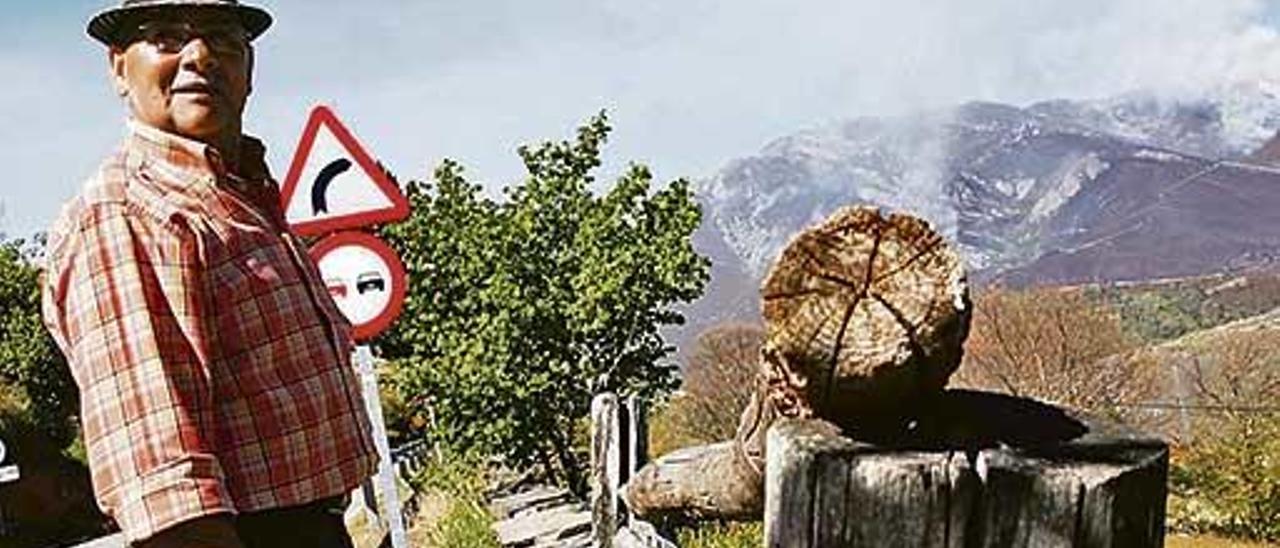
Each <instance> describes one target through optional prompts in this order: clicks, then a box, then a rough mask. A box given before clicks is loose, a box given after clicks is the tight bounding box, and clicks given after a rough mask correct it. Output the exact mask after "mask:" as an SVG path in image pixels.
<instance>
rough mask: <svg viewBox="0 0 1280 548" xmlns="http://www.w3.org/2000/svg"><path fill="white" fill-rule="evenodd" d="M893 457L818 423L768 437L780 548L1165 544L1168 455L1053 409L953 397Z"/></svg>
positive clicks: (988, 397) (1133, 436)
mask: <svg viewBox="0 0 1280 548" xmlns="http://www.w3.org/2000/svg"><path fill="white" fill-rule="evenodd" d="M913 424H914V425H915V426H912V427H910V428H908V429H903V430H902V431H899V432H898V433H897V439H896V445H894V446H886V445H872V444H868V443H863V442H860V441H854V440H852V439H849V438H846V437H842V436H841V435H839V433H838V430H837V429H836V428H835V427H834V426H833V425H831V424H830V423H827V422H824V421H820V420H793V419H787V420H782V421H779V422H778V423H777V424H776V425H775V426H774V427H773V428H772V429H771V430H770V432H769V451H770V453H769V457H768V465H767V472H766V478H767V479H766V491H767V495H766V501H767V502H766V508H765V538H766V544H767V545H768V546H771V547H782V546H786V547H796V548H807V547H815V548H816V547H823V548H826V547H839V546H912V547H915V546H924V547H934V546H936V547H951V546H991V547H1000V546H1133V547H1139V548H1141V547H1155V546H1160V545H1161V543H1162V541H1163V530H1164V529H1163V524H1164V511H1165V496H1166V487H1165V485H1166V484H1165V480H1166V476H1167V468H1168V448H1167V446H1166V445H1165V444H1164V443H1163V442H1162V441H1160V440H1159V439H1155V438H1151V437H1147V436H1144V435H1141V434H1138V433H1136V432H1133V431H1130V430H1127V429H1125V428H1123V427H1120V426H1117V425H1114V424H1110V423H1106V422H1101V421H1096V420H1092V419H1087V418H1083V417H1080V416H1077V415H1072V414H1071V413H1068V412H1066V411H1064V410H1060V409H1057V408H1053V407H1050V406H1047V405H1044V404H1040V403H1037V402H1034V401H1032V400H1025V399H1019V398H1013V397H1010V396H1003V395H997V394H986V393H981V392H969V391H952V392H948V393H945V394H943V395H940V396H939V397H938V398H936V399H935V401H934V404H933V406H932V409H931V410H930V411H929V412H927V413H923V414H921V415H920V416H918V417H917V418H916V420H915V421H913Z"/></svg>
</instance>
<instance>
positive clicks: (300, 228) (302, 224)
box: [280, 105, 409, 236]
mask: <svg viewBox="0 0 1280 548" xmlns="http://www.w3.org/2000/svg"><path fill="white" fill-rule="evenodd" d="M280 202H281V207H283V208H284V216H285V220H286V221H287V222H288V223H289V227H290V228H292V229H293V231H294V232H296V233H298V234H301V235H303V236H314V235H319V234H325V233H328V232H334V231H338V230H344V229H348V228H356V227H361V226H367V225H372V224H378V223H389V222H393V221H399V220H401V219H404V218H405V217H408V216H409V201H408V200H406V199H405V197H404V195H403V194H401V193H400V189H399V188H397V187H396V184H395V183H394V182H392V181H391V178H390V177H388V176H387V174H386V172H384V171H383V170H382V169H381V168H380V167H379V166H378V165H377V164H376V163H374V161H373V159H372V158H370V157H369V154H368V153H366V152H365V151H364V148H362V147H361V146H360V143H359V142H357V141H356V139H355V137H352V136H351V132H349V131H347V128H346V126H343V125H342V122H339V121H338V117H337V116H334V114H333V111H332V110H329V108H328V107H326V106H324V105H318V106H316V107H315V108H314V109H312V111H311V117H310V118H309V119H308V120H307V126H306V128H305V129H304V130H303V131H302V140H300V141H299V142H298V150H297V151H296V152H294V154H293V163H292V164H290V166H289V175H288V176H287V177H285V180H284V188H282V189H281V191H280Z"/></svg>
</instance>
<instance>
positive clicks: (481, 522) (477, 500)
mask: <svg viewBox="0 0 1280 548" xmlns="http://www.w3.org/2000/svg"><path fill="white" fill-rule="evenodd" d="M411 483H412V485H413V489H414V490H415V491H417V492H419V493H421V495H420V497H422V500H424V501H425V502H424V503H423V506H422V511H421V512H419V514H418V518H417V519H416V520H415V521H416V522H415V523H413V524H411V525H410V530H409V536H410V538H411V539H412V542H411V544H412V545H413V546H441V547H455V546H456V547H468V548H470V547H477V548H486V547H497V546H499V544H498V539H497V536H496V535H495V534H494V532H493V522H494V519H493V516H492V515H491V514H489V512H488V510H486V509H485V505H484V500H483V498H482V497H483V493H484V492H485V489H486V486H487V478H486V475H485V473H484V467H483V466H482V465H481V464H480V463H479V462H478V461H476V460H474V459H472V458H469V457H466V456H458V455H448V456H445V457H444V458H442V459H440V460H432V461H431V463H430V464H428V466H427V467H426V468H425V469H424V470H423V471H422V472H421V473H419V474H418V475H417V476H416V477H415V478H414V479H413V481H412V482H411Z"/></svg>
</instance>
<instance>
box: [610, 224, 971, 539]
mask: <svg viewBox="0 0 1280 548" xmlns="http://www.w3.org/2000/svg"><path fill="white" fill-rule="evenodd" d="M761 293H762V296H763V299H764V305H763V306H764V317H765V320H766V321H767V326H766V329H767V335H766V341H765V344H764V346H763V348H762V349H761V357H760V362H759V368H760V369H759V374H758V379H759V381H760V382H759V383H758V385H757V389H756V392H755V394H754V396H753V398H752V401H751V403H750V404H749V405H748V407H747V408H746V409H745V410H744V411H743V414H742V418H741V420H740V422H739V425H738V430H737V434H736V436H735V438H734V440H732V442H729V443H719V444H713V445H707V446H699V447H694V448H688V449H685V450H682V451H678V452H676V453H673V454H671V455H667V456H665V457H662V458H659V459H657V460H656V461H655V462H653V463H651V464H650V465H649V466H646V467H645V468H644V469H642V470H641V471H640V472H639V473H638V474H637V476H636V477H635V478H634V479H633V480H632V481H631V482H630V483H629V484H628V486H627V488H626V489H625V491H624V497H625V498H626V500H627V504H628V506H629V507H630V508H631V510H632V511H634V512H636V513H637V514H639V515H640V516H643V517H648V516H654V515H672V514H674V515H681V516H684V517H689V518H695V519H697V518H711V517H714V518H726V519H737V518H750V519H755V518H758V517H759V516H760V511H761V509H762V507H763V501H764V475H763V471H764V464H765V441H766V432H767V431H768V429H769V425H770V424H772V423H773V421H774V420H775V419H776V418H777V417H780V416H785V417H797V418H804V417H820V418H824V419H827V420H830V421H832V422H834V423H836V424H838V425H840V426H842V427H844V428H846V429H849V430H850V431H854V430H859V429H864V430H865V429H873V430H879V429H882V428H881V427H880V426H877V425H879V424H881V423H888V424H891V425H892V424H898V423H900V422H901V417H902V416H903V415H905V414H909V413H911V412H912V411H913V410H914V408H915V406H916V405H917V403H919V402H927V401H929V400H930V399H931V398H932V397H933V396H935V395H936V394H937V393H939V392H940V391H941V390H942V387H943V386H945V385H946V382H947V379H948V377H949V376H950V375H951V373H952V372H954V371H955V369H956V367H957V366H958V365H959V363H960V357H961V351H962V348H961V347H962V345H963V343H964V339H965V337H966V336H967V335H968V330H969V317H970V306H969V296H968V285H967V283H966V281H965V275H964V268H963V263H962V262H961V261H960V258H959V256H957V255H956V254H955V252H954V251H952V250H951V248H950V247H949V246H948V245H947V244H946V242H945V241H944V240H943V238H942V236H940V235H939V234H937V233H936V232H934V231H933V230H932V229H931V228H929V226H928V224H927V223H925V222H924V221H921V220H920V219H918V218H916V217H912V216H910V215H906V214H901V213H894V214H891V215H889V216H887V217H886V216H883V215H881V213H880V211H879V210H878V209H877V208H874V207H868V206H862V207H846V208H843V209H841V210H839V211H837V212H836V213H835V214H834V215H832V216H831V217H830V218H828V219H827V220H826V221H824V222H823V223H822V224H820V225H818V226H816V227H813V228H810V229H808V230H805V231H804V232H802V233H800V234H799V235H797V236H796V237H795V238H793V239H792V240H791V242H790V243H789V244H788V245H787V247H786V249H785V250H783V252H782V255H781V256H780V257H779V259H778V261H777V262H776V263H775V264H774V266H773V268H772V269H771V270H770V272H769V275H768V276H767V277H766V279H765V282H764V285H763V287H762V288H761Z"/></svg>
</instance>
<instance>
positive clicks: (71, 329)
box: [43, 0, 377, 548]
mask: <svg viewBox="0 0 1280 548" xmlns="http://www.w3.org/2000/svg"><path fill="white" fill-rule="evenodd" d="M270 24H271V17H270V15H268V14H267V12H265V11H263V10H262V9H259V8H255V7H250V6H245V5H239V4H238V3H237V2H236V1H235V0H125V1H124V3H123V5H121V6H120V7H117V8H114V9H110V10H107V11H105V12H103V13H101V14H99V15H97V16H96V17H94V18H93V19H92V20H91V21H90V22H89V26H88V32H89V34H90V35H91V36H92V37H93V38H95V39H97V40H99V41H101V42H102V43H103V44H105V45H106V46H107V48H108V59H109V61H110V68H111V74H112V80H113V82H114V87H115V90H116V92H117V93H118V94H119V95H120V97H122V98H123V99H124V102H125V104H126V105H127V106H128V110H129V113H130V119H129V120H128V122H127V136H126V137H125V139H124V142H123V144H122V146H121V147H120V148H119V150H118V151H117V152H115V153H114V154H113V155H111V156H110V157H108V158H107V159H106V161H105V162H104V163H103V164H102V166H101V167H100V168H99V169H98V171H97V172H96V173H95V174H94V175H93V176H92V177H91V178H90V179H89V181H88V183H87V184H86V185H85V187H84V189H83V190H82V192H81V194H80V195H79V196H78V197H77V198H75V199H74V200H72V201H71V202H69V203H68V204H67V205H66V206H65V207H64V209H63V211H62V213H61V215H60V217H59V219H58V220H57V221H56V222H55V224H54V225H53V227H52V229H51V230H50V232H49V240H48V254H47V257H48V259H47V260H48V264H47V270H46V274H45V276H46V277H45V287H44V289H43V290H44V314H45V322H46V324H47V325H48V327H49V329H50V331H51V332H52V333H53V334H54V337H55V339H56V340H57V342H58V344H59V346H60V347H61V348H62V350H63V352H64V353H65V354H66V355H67V359H68V362H69V363H70V364H71V368H72V373H73V375H74V377H75V379H76V383H77V384H78V386H79V389H80V398H81V404H82V417H81V418H82V422H83V429H84V441H85V447H86V449H87V452H88V456H89V464H90V469H91V471H92V476H93V485H94V492H95V494H96V496H97V498H98V501H99V504H100V505H101V506H102V508H103V509H104V510H105V511H106V512H107V513H108V514H109V515H111V516H112V517H114V518H115V520H116V522H117V523H118V524H119V525H120V527H121V529H123V531H124V533H125V535H126V537H127V538H128V539H129V540H130V541H131V542H133V543H134V544H135V545H138V546H242V545H245V546H271V547H273V548H274V547H278V546H349V545H350V539H349V537H348V536H347V534H346V531H345V529H344V527H343V523H342V518H341V510H340V506H341V501H342V499H343V497H344V496H345V494H346V493H348V492H349V491H350V490H351V489H352V488H353V487H354V486H356V485H357V484H359V483H360V482H361V480H363V479H364V478H366V477H368V476H370V475H371V474H372V472H373V470H374V466H375V464H376V459H377V457H376V453H375V450H374V445H373V443H372V440H371V438H370V429H369V423H368V420H367V417H366V415H365V413H364V406H363V402H362V401H361V396H360V390H359V384H358V382H357V380H356V378H355V375H354V373H353V371H352V369H351V367H349V362H348V360H349V351H350V348H351V341H350V338H349V335H348V330H349V328H350V326H349V324H348V323H347V322H346V320H345V319H344V318H343V317H342V315H341V313H340V312H339V311H338V309H337V308H336V306H335V305H334V303H333V301H332V300H331V299H330V297H329V294H328V292H327V291H326V290H325V287H324V285H323V283H322V282H321V279H320V277H319V275H318V273H317V271H316V269H315V267H314V265H313V264H312V263H311V262H310V260H309V259H308V256H307V254H306V251H305V248H304V247H303V245H302V243H301V242H300V241H299V240H298V239H297V238H296V237H294V236H293V235H291V234H290V233H289V231H288V229H287V228H286V226H285V222H284V217H283V214H282V212H281V208H280V206H279V197H278V195H277V187H276V185H275V183H274V182H273V181H272V179H271V177H270V175H269V174H268V173H267V168H266V165H265V163H264V161H263V147H262V145H261V143H259V142H258V141H257V140H255V139H253V138H252V137H247V136H245V135H243V134H242V133H241V116H242V112H243V110H244V106H245V101H246V99H247V97H248V96H249V92H250V89H251V87H252V86H251V84H252V67H253V46H252V45H251V41H252V40H253V39H255V38H256V37H258V36H259V35H260V34H262V33H263V31H265V30H266V29H267V27H268V26H270Z"/></svg>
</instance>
